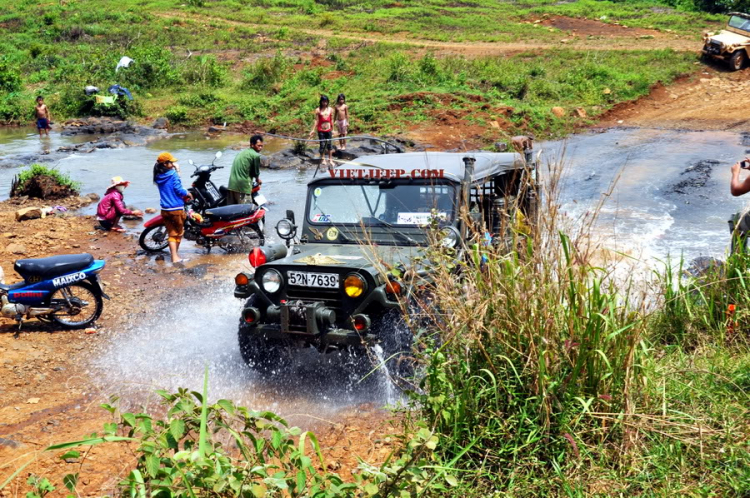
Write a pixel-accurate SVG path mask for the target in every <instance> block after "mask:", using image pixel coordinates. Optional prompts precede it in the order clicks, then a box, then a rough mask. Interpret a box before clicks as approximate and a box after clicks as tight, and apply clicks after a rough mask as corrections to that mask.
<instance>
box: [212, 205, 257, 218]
mask: <svg viewBox="0 0 750 498" xmlns="http://www.w3.org/2000/svg"><path fill="white" fill-rule="evenodd" d="M257 210H258V206H256V205H255V204H232V205H230V206H221V207H215V208H211V209H207V210H206V212H205V215H206V217H207V218H208V219H209V220H211V221H229V220H236V219H239V218H245V217H247V216H250V215H251V214H253V213H254V212H255V211H257Z"/></svg>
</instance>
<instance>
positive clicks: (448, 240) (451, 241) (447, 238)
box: [440, 226, 461, 248]
mask: <svg viewBox="0 0 750 498" xmlns="http://www.w3.org/2000/svg"><path fill="white" fill-rule="evenodd" d="M459 238H461V234H459V233H458V230H456V228H455V227H452V226H450V227H445V228H444V229H443V230H442V232H441V233H440V245H441V246H443V247H447V248H453V247H456V244H458V239H459Z"/></svg>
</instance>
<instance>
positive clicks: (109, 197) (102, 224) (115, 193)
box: [96, 176, 143, 232]
mask: <svg viewBox="0 0 750 498" xmlns="http://www.w3.org/2000/svg"><path fill="white" fill-rule="evenodd" d="M128 185H130V182H129V181H127V180H123V179H122V177H121V176H115V177H113V178H112V180H111V183H110V185H109V187H107V191H106V192H105V193H104V197H102V200H101V201H99V204H98V205H97V206H96V219H97V220H99V226H98V227H96V228H101V229H104V230H111V231H113V232H124V231H125V229H124V228H123V227H121V226H120V224H119V223H120V218H121V217H122V216H126V215H132V216H137V217H138V218H141V217H142V216H143V212H142V211H141V210H140V209H136V210H135V211H131V210H130V209H128V208H127V207H125V202H123V198H124V195H123V193H124V192H125V188H126V187H127V186H128Z"/></svg>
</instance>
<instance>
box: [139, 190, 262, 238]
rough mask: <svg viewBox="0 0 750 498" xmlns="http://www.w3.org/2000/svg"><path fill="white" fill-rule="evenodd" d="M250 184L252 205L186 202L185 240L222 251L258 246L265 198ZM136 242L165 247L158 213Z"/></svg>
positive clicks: (164, 229)
mask: <svg viewBox="0 0 750 498" xmlns="http://www.w3.org/2000/svg"><path fill="white" fill-rule="evenodd" d="M259 190H260V186H258V185H254V187H253V202H254V204H234V205H230V206H219V207H213V208H208V209H204V210H203V211H200V210H197V209H195V207H196V206H195V200H193V201H191V202H190V203H188V204H187V205H186V210H187V218H186V219H185V239H187V240H192V241H194V242H195V243H196V244H198V245H199V246H202V247H205V248H206V249H207V250H208V251H211V248H212V247H214V246H219V247H220V248H222V249H224V250H225V251H233V250H238V249H246V248H249V247H253V246H261V245H263V244H264V243H265V235H264V228H265V227H264V225H265V217H266V207H265V206H266V203H267V202H268V201H267V200H266V198H265V197H264V196H263V195H262V194H260V193H259ZM143 226H144V228H145V229H144V230H143V232H142V233H141V236H140V238H139V239H138V243H139V244H140V246H141V247H142V248H143V249H145V250H146V251H149V252H156V251H161V250H163V249H165V248H166V247H167V246H168V245H169V241H168V235H167V228H166V226H165V225H164V220H163V219H162V217H161V215H157V216H155V217H153V218H151V219H150V220H148V221H147V222H146V223H145V224H144V225H143Z"/></svg>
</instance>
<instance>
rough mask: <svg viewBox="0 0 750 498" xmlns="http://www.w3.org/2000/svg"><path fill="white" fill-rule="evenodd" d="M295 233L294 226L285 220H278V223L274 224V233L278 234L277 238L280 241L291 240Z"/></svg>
mask: <svg viewBox="0 0 750 498" xmlns="http://www.w3.org/2000/svg"><path fill="white" fill-rule="evenodd" d="M295 232H296V229H295V226H294V225H293V224H292V222H291V221H289V220H287V219H286V218H285V219H283V220H279V222H278V223H276V233H277V234H279V237H281V238H282V239H291V238H293V237H294V234H295Z"/></svg>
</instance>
